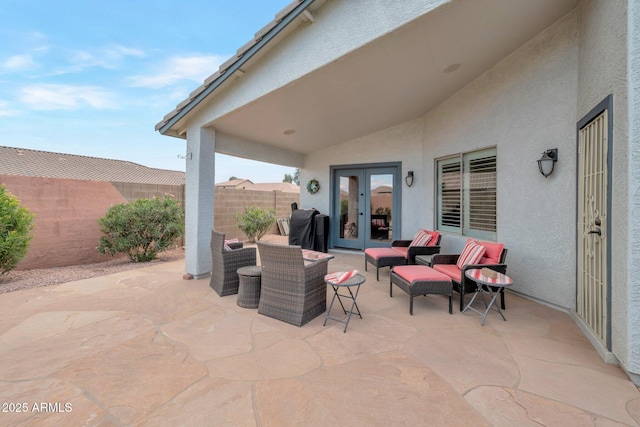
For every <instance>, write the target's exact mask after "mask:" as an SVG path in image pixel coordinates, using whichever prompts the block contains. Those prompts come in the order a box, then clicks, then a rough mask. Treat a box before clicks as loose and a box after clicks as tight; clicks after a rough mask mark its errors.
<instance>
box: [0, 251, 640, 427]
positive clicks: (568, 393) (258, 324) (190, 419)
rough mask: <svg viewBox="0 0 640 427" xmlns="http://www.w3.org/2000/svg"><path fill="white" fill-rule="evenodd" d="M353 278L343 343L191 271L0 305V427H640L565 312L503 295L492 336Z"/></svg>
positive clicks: (325, 329) (173, 269)
mask: <svg viewBox="0 0 640 427" xmlns="http://www.w3.org/2000/svg"><path fill="white" fill-rule="evenodd" d="M350 269H359V270H360V271H361V273H363V274H364V275H365V276H366V278H367V281H366V283H365V284H364V285H362V288H361V290H360V295H359V296H358V305H359V307H360V310H361V311H362V317H363V318H362V319H360V318H359V317H357V316H356V317H353V318H352V319H351V322H350V324H349V328H348V330H347V332H346V333H343V327H344V325H343V324H341V323H338V322H332V321H329V322H328V323H327V325H326V326H323V325H322V323H323V320H324V315H323V316H320V317H318V318H316V319H314V320H312V321H311V322H310V323H308V324H307V325H305V326H303V327H296V326H292V325H289V324H287V323H283V322H280V321H278V320H275V319H272V318H269V317H266V316H262V315H260V314H258V312H257V309H245V308H241V307H239V306H238V305H237V304H236V296H235V295H234V296H227V297H223V298H220V297H219V296H218V295H217V294H216V293H215V292H214V291H213V290H212V289H211V288H210V287H209V280H208V279H205V280H183V278H182V275H183V270H184V263H183V261H176V262H171V263H166V264H161V265H152V266H147V267H143V268H140V269H137V270H131V271H126V272H121V273H118V274H114V275H110V276H104V277H97V278H93V279H87V280H80V281H76V282H70V283H65V284H61V285H55V286H49V287H42V288H37V289H31V290H24V291H18V292H12V293H7V294H3V295H0V312H1V313H2V323H1V324H0V403H1V405H2V407H1V408H0V425H2V426H9V425H11V426H13V425H15V426H35V425H37V426H47V425H65V426H81V425H86V426H111V425H116V426H125V425H126V426H128V425H145V426H147V425H148V426H177V425H184V426H278V427H280V426H293V425H299V426H343V425H349V426H401V425H404V426H408V425H411V426H444V425H451V426H465V425H473V426H490V425H494V426H541V425H544V426H563V427H567V426H619V425H630V426H638V425H640V392H639V391H638V389H637V388H636V387H635V386H634V385H633V383H632V382H631V381H630V380H629V378H628V377H627V375H626V374H625V373H624V372H623V370H622V369H621V368H620V367H618V366H615V365H609V364H605V363H604V362H603V361H602V360H601V359H600V357H599V356H598V354H597V353H596V351H594V349H593V347H592V346H591V345H590V344H589V342H588V341H587V340H586V339H585V337H584V336H583V334H582V333H581V332H580V330H579V329H578V327H577V326H576V325H575V324H574V322H573V321H572V320H571V319H570V317H569V315H568V314H566V313H564V312H561V311H558V310H555V309H553V308H549V307H546V306H544V305H540V304H537V303H535V302H532V301H529V300H527V299H524V298H521V297H519V296H517V295H515V294H507V296H506V304H507V310H506V311H505V316H506V318H507V321H503V320H502V319H501V318H500V317H499V316H498V314H497V313H490V314H489V316H488V318H487V321H486V324H485V326H484V327H483V326H480V316H479V315H477V314H476V313H473V312H467V313H464V314H461V313H460V312H459V310H457V307H456V302H457V298H458V296H457V295H456V296H455V297H454V312H453V315H449V313H448V299H447V298H446V297H444V296H440V295H429V296H426V297H418V298H416V299H415V305H414V315H413V316H410V315H409V297H408V296H407V295H406V294H405V293H403V292H401V291H400V290H399V289H397V288H396V289H395V290H394V296H393V298H391V297H389V273H388V269H383V270H381V273H380V281H376V276H375V269H374V268H369V271H368V272H366V273H365V272H364V271H362V270H364V257H363V255H362V254H360V253H354V254H347V253H336V257H335V259H333V260H331V261H330V263H329V271H330V272H331V271H345V270H350ZM327 295H328V296H330V295H329V293H328V294H327ZM334 310H335V307H334Z"/></svg>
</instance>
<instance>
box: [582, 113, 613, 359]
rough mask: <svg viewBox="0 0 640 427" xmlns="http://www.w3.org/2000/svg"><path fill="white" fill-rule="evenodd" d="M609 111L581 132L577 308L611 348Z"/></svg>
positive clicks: (601, 339)
mask: <svg viewBox="0 0 640 427" xmlns="http://www.w3.org/2000/svg"><path fill="white" fill-rule="evenodd" d="M608 135H609V119H608V110H604V111H603V112H602V113H601V114H599V115H598V116H597V117H595V118H594V119H593V120H591V121H589V122H588V123H587V124H586V125H585V126H584V127H582V128H580V129H579V131H578V221H577V226H578V229H577V233H578V236H577V245H578V251H577V256H578V260H577V261H578V267H577V275H578V277H577V285H578V289H577V301H576V311H577V314H578V316H580V318H582V320H583V321H584V322H585V324H586V325H587V326H588V327H589V328H590V329H591V330H592V332H593V333H594V334H595V336H596V337H597V338H598V339H599V340H600V341H601V343H602V344H603V345H604V346H605V347H607V348H608V347H609V339H610V337H609V336H608V334H609V332H608V331H609V304H610V302H609V283H608V276H609V275H608V272H609V264H608V253H607V250H608V249H607V248H608V245H607V239H608V227H607V224H608V216H609V214H610V213H609V212H608V209H607V208H608V194H607V192H608V163H607V161H608V155H609V154H610V153H609V152H608V150H609V148H608V147H609V140H608Z"/></svg>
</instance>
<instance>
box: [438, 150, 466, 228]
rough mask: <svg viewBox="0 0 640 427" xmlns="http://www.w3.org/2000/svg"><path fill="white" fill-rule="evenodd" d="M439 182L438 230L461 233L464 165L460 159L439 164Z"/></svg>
mask: <svg viewBox="0 0 640 427" xmlns="http://www.w3.org/2000/svg"><path fill="white" fill-rule="evenodd" d="M438 181H439V182H438V228H439V229H441V230H448V231H455V232H459V230H460V224H461V222H460V213H461V210H460V206H461V204H462V191H461V188H462V165H461V163H460V158H459V157H455V158H452V159H446V160H441V161H440V162H439V163H438Z"/></svg>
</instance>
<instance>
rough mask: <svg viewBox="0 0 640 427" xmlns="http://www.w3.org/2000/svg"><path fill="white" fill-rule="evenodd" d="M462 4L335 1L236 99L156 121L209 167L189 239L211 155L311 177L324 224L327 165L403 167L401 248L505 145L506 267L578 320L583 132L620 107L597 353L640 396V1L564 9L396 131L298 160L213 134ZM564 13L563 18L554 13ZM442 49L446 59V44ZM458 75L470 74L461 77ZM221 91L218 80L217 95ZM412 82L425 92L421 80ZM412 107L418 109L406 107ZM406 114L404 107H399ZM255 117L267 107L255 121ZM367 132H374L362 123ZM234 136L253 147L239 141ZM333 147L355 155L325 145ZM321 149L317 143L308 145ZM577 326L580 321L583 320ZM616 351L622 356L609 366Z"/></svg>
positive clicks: (381, 129)
mask: <svg viewBox="0 0 640 427" xmlns="http://www.w3.org/2000/svg"><path fill="white" fill-rule="evenodd" d="M461 3H462V2H452V1H432V2H420V1H413V0H408V1H407V2H402V6H401V7H399V6H398V4H397V3H396V4H394V3H393V2H385V1H382V0H380V1H378V0H373V1H369V2H364V1H359V0H354V1H336V2H327V3H326V5H324V6H322V9H321V10H320V12H319V15H318V16H320V17H321V18H322V19H318V20H317V21H315V22H314V23H313V24H310V25H306V26H305V27H304V28H303V29H301V31H294V32H293V33H292V36H291V37H286V38H284V39H283V40H278V41H277V42H274V46H272V47H271V48H270V49H269V50H268V51H267V53H263V54H261V55H264V56H261V57H260V59H259V61H257V62H254V63H253V64H251V65H250V66H249V67H248V69H249V72H248V73H244V72H242V73H239V74H240V75H241V77H239V78H238V79H236V78H235V76H236V75H235V74H233V73H231V74H228V75H230V76H234V77H233V78H230V79H229V80H224V81H223V83H221V84H224V85H226V86H223V87H222V88H221V89H220V90H217V91H216V92H215V96H212V97H210V98H208V99H205V100H204V101H203V102H202V103H199V104H197V105H196V106H194V109H193V110H185V111H187V112H186V113H185V114H187V115H186V116H181V118H180V119H179V121H173V122H171V123H169V121H164V122H161V123H160V124H159V126H160V127H161V128H163V127H164V126H166V127H165V128H164V130H162V132H163V133H164V132H167V133H166V134H168V135H173V136H183V135H184V134H185V130H186V138H187V146H188V150H190V151H191V150H195V151H196V152H197V153H196V154H197V158H198V162H194V163H193V165H192V167H191V169H190V165H189V164H188V165H187V175H188V177H187V181H189V179H192V180H193V182H194V185H193V186H192V187H190V189H191V190H192V191H191V194H192V195H193V196H192V198H193V203H194V204H193V207H192V212H196V213H195V214H194V215H193V218H192V220H193V221H194V223H193V224H192V225H191V226H192V228H193V236H192V238H193V241H195V240H196V238H197V237H198V236H199V237H202V236H200V235H197V233H201V232H202V231H201V230H198V227H199V226H203V227H202V228H203V229H204V230H206V229H207V228H209V227H208V226H209V224H208V223H206V222H203V223H200V219H199V218H198V215H200V211H199V210H198V208H199V207H200V206H208V205H209V204H213V198H212V197H211V198H209V195H208V194H207V193H205V192H203V189H204V188H203V187H202V183H206V182H207V181H208V180H209V177H210V176H211V175H212V173H213V171H212V169H213V168H212V167H211V165H212V164H214V163H215V162H214V161H213V157H214V152H221V153H227V154H232V155H238V156H241V157H249V158H255V159H260V160H263V161H271V162H275V163H279V164H285V165H290V166H297V167H300V168H301V177H300V180H301V182H302V183H303V184H304V183H306V182H307V181H308V180H310V179H312V178H315V179H318V180H319V181H320V184H321V189H320V191H319V192H318V193H316V194H313V195H311V194H309V193H307V192H305V191H302V192H301V194H300V205H301V207H303V208H306V207H315V208H317V209H319V210H320V211H322V212H325V213H329V214H330V208H331V206H330V203H331V202H330V201H331V186H330V183H331V178H332V177H331V176H330V175H331V169H330V167H331V166H332V165H333V166H338V165H358V164H375V163H386V162H400V163H401V164H402V176H403V177H404V176H405V175H406V173H407V172H408V171H410V170H411V171H414V173H415V178H416V179H415V184H414V185H413V186H412V187H407V186H406V185H404V183H403V184H402V185H401V186H400V187H399V188H397V189H395V191H401V192H402V198H401V200H402V224H401V229H400V230H399V231H400V233H399V235H398V233H397V230H396V229H394V237H402V238H410V237H411V236H412V235H413V234H414V233H415V232H416V230H417V229H418V228H419V227H427V228H431V227H434V226H435V219H434V214H435V212H434V205H435V197H434V190H435V188H434V179H435V170H434V169H435V165H436V163H435V162H436V160H437V159H438V158H440V157H443V156H448V155H453V154H458V153H461V152H467V151H472V150H476V149H481V148H485V147H494V146H495V147H496V148H497V161H498V173H497V174H498V192H497V196H498V200H497V209H498V210H497V215H498V229H497V240H498V241H501V242H504V243H505V245H506V246H507V247H508V248H509V256H508V259H507V263H508V265H509V275H510V276H512V277H513V278H514V283H515V284H514V286H513V290H514V291H516V292H520V293H522V294H523V295H525V296H527V297H529V298H532V299H535V300H538V301H540V302H542V303H545V304H549V305H553V306H557V307H559V308H562V309H565V310H568V311H572V310H574V309H575V304H576V256H577V249H576V242H577V235H576V234H577V233H576V195H577V182H576V176H577V158H578V156H577V129H576V125H577V123H578V122H579V121H580V119H581V118H583V117H584V116H585V115H586V114H587V113H588V112H589V111H591V110H592V109H593V108H594V107H595V106H596V105H597V104H599V103H600V102H601V101H602V100H604V99H605V98H606V97H607V96H609V95H613V126H614V131H613V139H614V140H613V144H614V146H613V153H612V154H613V168H612V174H613V178H612V183H613V184H612V193H611V195H612V203H613V211H612V212H611V214H610V215H611V217H612V221H611V224H612V226H613V228H612V229H611V230H610V235H609V236H607V237H608V238H609V241H610V243H611V248H612V250H611V252H612V257H611V259H612V262H613V264H612V265H611V266H610V269H611V271H612V274H613V277H612V283H611V286H612V300H611V305H612V312H611V316H612V317H611V318H612V328H613V331H612V341H613V342H614V345H613V349H612V351H613V353H608V352H607V351H606V349H604V348H603V347H602V345H599V344H598V343H595V342H594V347H597V349H598V351H599V352H600V353H601V354H602V355H603V357H605V358H606V359H607V360H609V361H615V359H616V358H617V359H618V360H619V361H620V362H621V364H622V365H623V367H624V368H625V369H626V370H627V372H628V373H629V374H630V376H631V377H632V379H634V381H635V382H636V383H640V378H639V377H638V374H639V373H640V332H636V329H637V328H633V327H632V326H633V325H636V324H639V323H640V304H639V303H638V302H639V301H640V289H638V285H637V284H636V283H637V282H638V280H637V277H638V276H639V275H640V263H639V262H638V261H637V259H638V258H640V257H638V256H637V254H638V253H640V246H639V245H638V244H637V241H640V236H639V235H640V231H639V230H640V224H639V223H640V220H639V219H638V217H637V215H635V212H636V211H637V210H638V209H636V207H637V206H638V205H639V203H638V199H639V196H638V184H637V182H640V180H635V179H632V178H634V177H638V176H640V161H639V160H638V158H640V155H639V154H638V149H637V137H636V138H635V139H634V138H633V137H630V135H631V136H633V135H635V134H634V133H633V126H634V123H635V122H637V120H635V118H636V116H637V111H639V110H640V107H638V105H640V101H638V100H637V99H628V95H629V96H630V95H631V94H633V95H635V96H636V97H637V98H640V96H638V95H637V94H636V92H634V90H636V91H638V90H637V88H633V89H632V88H630V87H628V86H629V82H630V81H631V82H632V83H633V84H635V85H637V80H638V73H639V72H638V71H637V63H638V62H640V60H638V59H637V58H638V57H640V54H637V57H633V58H628V57H627V55H628V53H629V55H631V54H632V52H635V53H637V52H639V51H640V48H639V47H638V44H640V36H638V35H637V33H638V32H639V31H640V30H639V27H640V18H639V17H638V14H640V6H638V5H637V2H632V1H628V0H619V1H618V0H615V1H608V0H581V1H579V2H568V3H564V5H565V6H567V9H563V12H562V13H566V10H568V8H569V7H576V8H575V9H574V10H572V11H570V12H568V13H566V15H564V16H563V17H561V18H560V19H558V20H557V21H556V22H555V23H553V24H551V25H549V23H548V22H546V23H545V25H548V27H547V28H546V29H544V30H542V31H540V29H539V27H538V29H536V31H540V32H539V33H538V34H537V35H535V36H533V37H532V38H530V37H531V35H530V34H529V35H527V36H526V39H522V40H528V41H527V42H526V43H524V44H522V45H520V46H519V47H518V48H517V49H515V51H513V52H511V53H510V54H509V55H507V56H506V57H505V56H504V53H501V54H500V58H503V59H502V60H500V62H498V63H494V62H490V64H494V65H492V66H491V68H490V69H488V70H487V71H485V72H483V73H482V74H481V75H479V76H477V77H475V79H474V80H473V81H471V82H470V83H468V84H467V85H466V86H465V87H463V88H462V89H459V90H458V91H457V92H456V93H454V94H453V95H447V96H448V98H447V99H444V100H443V98H438V99H437V100H434V99H433V98H432V99H430V100H431V101H434V103H433V104H432V105H424V111H427V110H428V112H426V113H424V115H423V116H420V117H416V115H417V114H420V113H416V111H415V110H412V111H411V112H410V113H409V112H408V111H405V113H406V114H404V115H403V116H402V120H406V121H405V122H404V123H401V124H395V123H397V121H390V122H385V121H384V118H380V117H378V118H377V120H376V121H375V123H372V122H373V120H372V119H371V118H369V119H368V120H369V121H368V122H366V120H367V118H362V117H358V116H357V115H354V116H355V118H351V117H350V116H347V117H349V118H350V119H351V122H350V123H349V124H344V123H342V122H341V121H340V120H336V122H338V123H340V124H342V125H343V126H346V127H348V128H349V129H351V128H353V129H358V131H357V132H353V133H347V132H345V133H341V134H340V136H339V139H337V138H336V139H334V140H332V141H327V143H326V144H325V145H322V143H319V142H315V141H314V142H312V143H309V145H305V146H304V147H302V149H300V147H295V148H294V147H287V141H286V140H283V139H278V140H277V142H275V143H274V146H272V145H271V141H270V140H269V139H268V138H267V137H259V136H255V135H254V136H253V137H254V138H255V139H256V141H255V142H254V141H249V140H242V138H241V137H239V136H233V135H226V134H225V133H224V132H223V131H220V130H216V129H214V127H219V128H220V129H225V126H227V128H226V129H229V130H230V132H233V130H234V129H238V123H236V122H234V121H233V117H234V113H237V117H236V120H237V118H238V117H248V118H251V117H252V116H251V114H247V115H246V116H243V115H242V114H241V110H242V107H243V106H246V105H251V103H252V102H253V101H256V100H258V101H262V100H265V105H266V104H268V103H269V102H273V104H275V105H276V106H277V105H279V102H285V101H286V99H285V100H283V99H281V98H278V96H273V97H271V96H268V95H270V94H271V92H273V91H276V92H277V93H276V95H282V96H283V98H284V96H285V95H288V94H290V93H291V92H289V91H287V90H281V91H277V89H279V88H286V89H291V88H301V90H305V89H311V88H312V87H313V82H309V81H307V83H305V81H306V80H305V79H306V77H307V74H308V73H311V72H312V71H314V70H323V71H326V69H328V68H330V67H331V66H332V65H333V64H335V63H338V62H340V61H341V60H344V61H345V63H347V61H349V60H350V59H352V58H351V56H350V54H352V53H353V55H354V56H358V55H360V54H363V53H364V52H368V53H371V50H367V49H374V50H375V49H376V46H379V45H376V43H375V42H376V41H378V40H377V38H378V37H381V38H384V39H390V38H391V37H390V36H389V37H383V36H384V35H390V34H393V33H389V32H390V31H393V30H394V29H397V28H399V27H401V26H402V25H403V24H405V23H411V21H412V20H413V19H416V20H418V19H419V17H421V16H422V15H424V14H425V13H429V12H430V11H432V12H433V15H431V16H437V12H438V11H440V12H442V11H444V10H446V9H447V8H449V7H451V8H455V7H457V6H460V5H461ZM465 4H467V5H468V4H472V3H465ZM442 5H444V6H443V7H442V8H440V6H442ZM305 7H307V5H305ZM545 7H546V8H551V7H552V4H551V3H546V5H544V6H540V10H538V11H541V9H542V8H545ZM469 10H470V9H467V11H469ZM494 12H495V11H494ZM553 16H555V17H556V18H554V19H557V17H558V16H559V14H558V15H553ZM459 21H460V22H462V21H463V19H462V18H460V19H459ZM450 22H455V20H454V21H450ZM420 23H421V24H424V23H425V21H420ZM431 24H433V22H432V23H431ZM406 27H410V25H407V26H406ZM405 29H406V28H405ZM503 40H506V39H503ZM518 43H522V41H519V42H518ZM397 46H398V48H400V46H403V45H402V44H398V45H397ZM442 46H443V49H444V50H446V47H447V46H448V44H447V43H443V44H442ZM360 47H362V48H363V49H362V50H360ZM512 47H513V45H512ZM428 48H429V47H425V49H427V50H428ZM412 52H414V53H415V55H416V57H419V56H420V55H421V54H424V55H426V54H427V53H431V54H433V52H431V51H429V52H427V51H426V50H425V52H420V51H419V49H412ZM487 52H488V51H487ZM440 53H442V52H440ZM379 54H380V55H382V53H380V52H379ZM407 60H408V61H410V59H407ZM434 62H437V61H434ZM372 63H376V62H373V61H372ZM449 63H453V62H447V64H449ZM376 64H379V63H376ZM409 64H411V63H410V62H409ZM443 64H444V62H443ZM634 64H635V65H636V67H635V68H634V67H633V65H634ZM393 65H394V66H396V65H397V67H398V69H402V67H403V66H404V67H407V66H410V65H408V64H404V63H402V61H398V62H393ZM441 65H442V64H441ZM487 66H489V62H487ZM462 67H463V68H462V71H464V70H465V69H464V64H462ZM342 70H349V68H348V67H344V68H343V69H342ZM482 70H486V68H482ZM384 71H385V73H384V74H383V73H382V72H379V73H378V74H375V75H376V76H378V77H379V78H387V76H388V77H389V78H390V79H393V78H396V80H395V81H404V80H403V79H402V78H400V76H401V74H400V73H398V74H397V75H396V74H395V73H394V71H395V70H393V69H389V70H387V69H385V70H384ZM387 71H388V72H387ZM314 74H315V75H319V74H320V73H314ZM345 74H348V73H345ZM356 74H357V73H356ZM476 75H477V74H474V76H476ZM334 77H335V76H334ZM215 78H216V77H212V78H210V82H212V81H215ZM357 78H358V77H357V76H353V75H345V76H344V81H342V79H341V78H340V77H335V79H336V80H338V81H339V82H338V83H336V85H338V86H339V85H345V86H344V87H346V85H348V84H349V82H353V79H357ZM425 78H428V76H425ZM309 80H312V79H309ZM411 81H412V82H413V83H415V84H420V79H419V78H414V79H413V80H411ZM437 81H438V82H440V83H442V84H445V83H446V82H447V77H446V76H444V77H443V76H439V77H438V80H437ZM205 86H206V85H205ZM395 90H396V91H398V88H397V87H396V88H395ZM336 92H338V91H336ZM638 92H640V91H638ZM361 96H362V95H361ZM410 99H411V97H410V96H408V97H406V99H405V100H404V101H406V102H409V100H410ZM343 101H345V100H343ZM346 101H347V102H349V101H350V100H346ZM396 101H397V102H399V103H401V102H404V101H403V100H400V98H396ZM190 102H192V100H185V101H184V102H183V104H179V105H178V107H177V108H176V110H174V111H173V112H172V113H170V114H169V115H168V117H171V118H173V117H177V116H176V114H181V113H180V112H181V111H182V107H183V106H184V105H189V103H190ZM198 102H199V101H198ZM354 102H357V99H356V100H355V101H354ZM425 102H426V101H425ZM301 104H303V103H302V102H301ZM292 105H296V104H295V103H293V104H292ZM389 105H394V106H395V105H396V104H389ZM433 105H436V106H435V107H433ZM325 107H326V106H325ZM263 110H266V108H265V109H263ZM258 111H260V110H259V108H256V109H255V110H254V113H256V112H258ZM326 111H330V110H327V108H323V110H322V113H325V112H326ZM227 113H228V114H227ZM392 113H393V111H391V109H390V110H389V111H387V114H392ZM255 115H256V116H257V114H255ZM187 116H188V118H187ZM229 117H231V119H230V118H229ZM341 117H345V116H341ZM313 119H314V118H310V120H313ZM321 119H322V121H320V119H318V121H317V123H325V122H329V123H330V122H331V117H330V115H326V114H323V115H322V118H321ZM176 120H178V119H176ZM301 122H302V121H301ZM365 122H366V125H367V126H362V125H363V123H365ZM391 123H394V124H393V125H391ZM635 126H637V125H635ZM629 128H631V130H630V129H629ZM283 129H287V128H284V127H283ZM365 129H366V130H365ZM271 130H272V133H275V132H276V131H273V129H271ZM316 132H317V131H316ZM236 133H238V134H242V132H240V131H239V130H236ZM283 133H284V132H283ZM637 133H638V134H640V132H637ZM317 134H319V133H317ZM285 135H286V133H285ZM355 135H357V137H355ZM245 137H247V136H245ZM247 138H249V137H247ZM336 141H344V142H341V143H339V144H338V145H334V146H331V147H329V148H324V147H327V146H330V145H331V144H333V143H336ZM314 143H315V144H317V145H312V144H314ZM319 147H320V148H319ZM287 148H289V149H287ZM552 148H557V149H558V150H559V160H558V162H557V163H556V165H555V172H554V174H553V175H551V176H550V177H549V178H546V179H545V178H544V177H542V176H541V175H540V173H539V172H538V170H537V165H536V163H535V161H536V160H537V159H538V158H539V157H540V156H541V153H542V152H543V151H545V150H547V149H552ZM309 153H310V154H309ZM189 175H191V177H192V178H189ZM198 185H200V187H198ZM187 209H188V210H189V207H187ZM188 240H189V238H188ZM200 240H201V242H200V249H203V248H204V245H203V243H202V242H204V240H203V239H200ZM465 240H466V238H464V237H462V236H457V235H453V234H445V236H444V240H443V245H442V246H443V252H459V250H460V248H461V247H462V245H463V244H464V241H465ZM198 256H199V257H201V256H204V255H203V254H198ZM189 258H193V259H195V258H196V256H195V255H194V256H193V257H192V256H190V255H189V254H187V269H188V270H189V269H190V268H191V269H193V270H194V271H206V265H205V264H204V263H202V264H201V265H197V264H198V263H196V262H193V263H192V264H189V262H190V261H189ZM574 319H575V320H576V322H578V323H580V321H579V319H577V318H576V317H575V316H574ZM585 335H587V336H588V333H587V332H585ZM592 342H593V341H592ZM612 354H613V355H614V356H615V357H613V356H612V357H609V356H611V355H612Z"/></svg>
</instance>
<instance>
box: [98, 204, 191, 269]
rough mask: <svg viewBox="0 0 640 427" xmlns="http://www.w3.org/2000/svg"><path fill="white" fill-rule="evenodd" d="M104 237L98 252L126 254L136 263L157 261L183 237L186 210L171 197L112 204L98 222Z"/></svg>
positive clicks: (101, 239)
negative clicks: (159, 255)
mask: <svg viewBox="0 0 640 427" xmlns="http://www.w3.org/2000/svg"><path fill="white" fill-rule="evenodd" d="M98 223H99V224H100V231H102V233H103V234H104V236H102V237H101V238H100V243H99V244H98V247H97V249H98V252H100V253H102V254H109V255H112V256H113V255H115V254H117V253H125V254H127V255H128V256H129V259H130V260H131V261H133V262H144V261H151V260H154V259H156V257H157V254H158V252H162V251H164V250H166V249H167V248H169V247H171V245H173V244H174V243H175V240H176V239H177V238H178V237H180V236H182V235H183V234H184V211H183V210H182V206H180V203H179V202H178V201H177V200H176V199H175V198H173V197H171V196H164V197H154V198H153V199H138V200H136V201H135V202H131V203H120V204H117V205H113V206H111V207H110V208H109V210H108V211H107V214H106V215H105V216H104V217H102V218H100V219H99V220H98Z"/></svg>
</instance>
